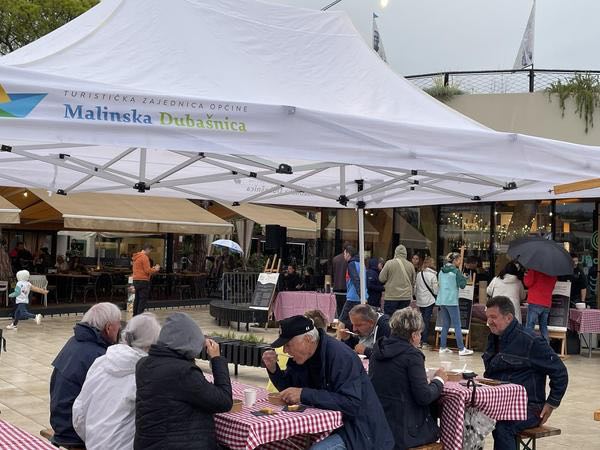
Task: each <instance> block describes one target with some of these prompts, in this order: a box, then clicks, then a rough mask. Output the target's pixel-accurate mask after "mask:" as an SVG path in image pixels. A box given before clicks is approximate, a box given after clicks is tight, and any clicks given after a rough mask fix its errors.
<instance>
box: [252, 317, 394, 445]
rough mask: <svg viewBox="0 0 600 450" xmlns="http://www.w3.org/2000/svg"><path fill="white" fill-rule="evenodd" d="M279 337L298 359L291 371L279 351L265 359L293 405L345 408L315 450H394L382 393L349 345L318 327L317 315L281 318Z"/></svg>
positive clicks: (276, 344)
mask: <svg viewBox="0 0 600 450" xmlns="http://www.w3.org/2000/svg"><path fill="white" fill-rule="evenodd" d="M279 327H280V334H279V339H277V340H276V341H275V342H273V343H272V344H271V345H272V346H273V347H274V348H277V347H281V346H283V350H284V351H285V352H286V353H287V354H289V355H290V357H291V358H292V359H291V360H290V361H288V364H287V367H286V369H285V370H281V369H280V368H279V366H278V365H277V355H276V353H275V352H274V351H272V350H269V351H266V352H265V353H264V355H263V362H264V364H265V367H266V368H267V373H268V375H269V378H270V379H271V381H272V382H273V384H274V385H275V387H276V388H277V389H278V390H279V391H280V392H281V398H282V400H283V401H285V402H286V403H287V404H288V405H292V404H298V403H302V404H304V405H309V406H315V407H317V408H322V409H329V410H333V411H341V412H342V420H343V423H344V425H343V426H342V427H341V428H338V429H337V430H335V431H334V432H333V433H332V434H331V435H330V436H328V437H327V438H326V439H324V440H323V441H321V442H319V443H317V444H316V445H314V446H313V447H312V449H313V450H326V449H339V450H343V449H348V450H355V449H356V450H374V449H377V450H388V449H391V448H393V447H394V438H393V436H392V433H391V431H390V428H389V426H388V423H387V420H386V418H385V414H384V412H383V408H382V407H381V403H380V402H379V398H378V397H377V394H376V393H375V390H374V389H373V385H372V384H371V380H370V379H369V377H368V375H367V373H366V372H365V369H364V368H363V366H362V364H361V362H360V359H359V358H358V357H357V356H356V354H355V353H354V352H353V350H352V349H351V348H350V347H348V346H347V345H346V344H344V343H342V342H340V341H338V340H336V339H334V338H332V337H330V336H328V335H327V333H325V332H324V331H323V330H318V329H316V328H315V326H314V324H313V322H312V320H310V319H308V318H307V317H304V316H293V317H290V318H288V319H284V320H282V321H280V322H279Z"/></svg>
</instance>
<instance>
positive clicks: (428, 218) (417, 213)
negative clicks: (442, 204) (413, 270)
mask: <svg viewBox="0 0 600 450" xmlns="http://www.w3.org/2000/svg"><path fill="white" fill-rule="evenodd" d="M437 210H438V208H437V206H421V207H416V208H397V209H395V217H394V233H395V234H396V235H397V236H396V238H395V241H396V242H399V243H400V244H402V245H404V246H405V247H406V250H407V252H408V256H409V258H410V256H411V255H413V254H415V253H417V254H419V255H420V256H421V258H423V257H424V256H433V257H434V258H435V257H436V255H437V228H438V227H437Z"/></svg>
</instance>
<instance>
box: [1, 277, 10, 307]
mask: <svg viewBox="0 0 600 450" xmlns="http://www.w3.org/2000/svg"><path fill="white" fill-rule="evenodd" d="M0 295H4V298H5V299H6V307H7V308H8V281H0Z"/></svg>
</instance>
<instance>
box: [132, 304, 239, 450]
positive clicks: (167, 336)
mask: <svg viewBox="0 0 600 450" xmlns="http://www.w3.org/2000/svg"><path fill="white" fill-rule="evenodd" d="M204 347H206V352H207V353H208V356H209V357H210V364H211V367H212V373H213V377H214V383H209V382H208V381H207V380H206V378H204V374H203V373H202V370H201V369H200V368H199V367H198V366H197V365H196V364H195V363H194V358H196V357H198V356H199V355H200V352H202V349H203V348H204ZM135 381H136V386H137V394H136V401H135V429H136V430H135V440H134V448H135V449H136V450H142V449H143V450H153V449H154V450H171V449H172V450H185V449H200V448H201V449H203V450H204V449H206V450H211V449H216V448H217V440H216V436H215V422H214V414H215V413H222V412H227V411H229V410H230V409H231V406H232V404H233V399H232V396H231V381H230V379H229V370H228V368H227V360H226V359H225V358H223V357H221V356H220V351H219V345H218V344H217V343H216V342H214V341H212V340H211V339H205V338H204V334H202V331H201V330H200V328H199V327H198V325H196V322H194V320H193V319H192V318H191V317H190V316H188V315H187V314H185V313H174V314H171V315H170V316H169V317H167V320H166V321H165V324H164V325H163V327H162V329H161V331H160V335H159V336H158V341H157V343H156V344H154V345H152V346H151V347H150V351H149V352H148V356H146V357H145V358H142V359H140V361H139V362H138V364H137V368H136V373H135Z"/></svg>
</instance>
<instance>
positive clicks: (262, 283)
mask: <svg viewBox="0 0 600 450" xmlns="http://www.w3.org/2000/svg"><path fill="white" fill-rule="evenodd" d="M278 280H279V274H278V273H261V274H260V275H259V276H258V281H257V282H256V288H255V289H254V295H253V296H252V302H251V303H250V306H249V308H250V309H262V310H268V309H269V307H270V306H271V302H272V301H273V297H275V290H276V289H277V281H278Z"/></svg>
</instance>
